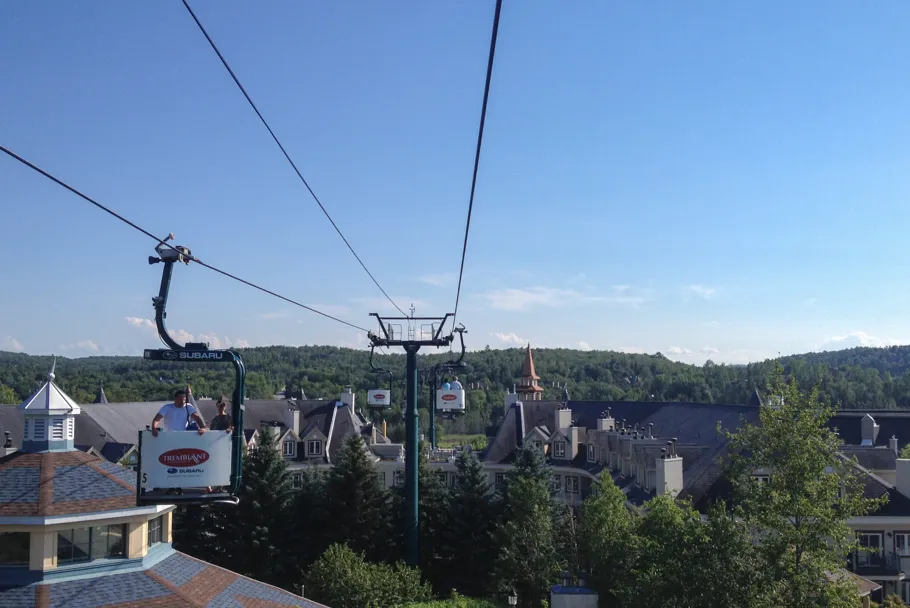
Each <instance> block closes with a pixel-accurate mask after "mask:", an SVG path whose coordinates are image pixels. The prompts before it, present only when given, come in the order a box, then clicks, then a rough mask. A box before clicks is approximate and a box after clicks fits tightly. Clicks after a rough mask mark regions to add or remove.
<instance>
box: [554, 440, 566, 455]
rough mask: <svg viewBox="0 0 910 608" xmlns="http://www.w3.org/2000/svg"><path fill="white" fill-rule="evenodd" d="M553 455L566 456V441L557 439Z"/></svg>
mask: <svg viewBox="0 0 910 608" xmlns="http://www.w3.org/2000/svg"><path fill="white" fill-rule="evenodd" d="M553 457H554V458H565V457H566V442H565V441H557V442H556V443H554V444H553Z"/></svg>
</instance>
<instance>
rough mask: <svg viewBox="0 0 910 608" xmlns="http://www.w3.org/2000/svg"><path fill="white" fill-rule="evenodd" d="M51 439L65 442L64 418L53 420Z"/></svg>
mask: <svg viewBox="0 0 910 608" xmlns="http://www.w3.org/2000/svg"><path fill="white" fill-rule="evenodd" d="M50 439H51V440H52V441H63V418H51V432H50Z"/></svg>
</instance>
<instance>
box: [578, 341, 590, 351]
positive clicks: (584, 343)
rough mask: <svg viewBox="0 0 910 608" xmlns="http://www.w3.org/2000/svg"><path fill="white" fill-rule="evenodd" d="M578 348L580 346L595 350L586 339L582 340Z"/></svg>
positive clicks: (582, 348)
mask: <svg viewBox="0 0 910 608" xmlns="http://www.w3.org/2000/svg"><path fill="white" fill-rule="evenodd" d="M578 348H580V349H581V350H593V349H592V348H591V345H590V344H588V343H587V342H585V341H584V340H582V341H581V342H579V343H578Z"/></svg>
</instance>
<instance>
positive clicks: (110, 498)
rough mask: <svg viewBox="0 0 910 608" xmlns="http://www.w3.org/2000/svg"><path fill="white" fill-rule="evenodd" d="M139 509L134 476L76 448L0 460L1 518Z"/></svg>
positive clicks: (19, 454)
mask: <svg viewBox="0 0 910 608" xmlns="http://www.w3.org/2000/svg"><path fill="white" fill-rule="evenodd" d="M135 507H136V474H135V473H134V472H132V471H130V470H129V469H126V468H124V467H121V466H118V465H115V464H111V463H110V462H108V461H106V460H104V459H102V458H98V457H97V456H94V455H91V454H86V453H85V452H80V451H78V450H73V451H69V452H42V453H40V454H30V453H25V452H15V453H13V454H10V455H9V456H4V457H2V458H0V516H6V517H30V516H51V515H74V514H77V513H97V512H100V511H119V510H122V509H132V508H135Z"/></svg>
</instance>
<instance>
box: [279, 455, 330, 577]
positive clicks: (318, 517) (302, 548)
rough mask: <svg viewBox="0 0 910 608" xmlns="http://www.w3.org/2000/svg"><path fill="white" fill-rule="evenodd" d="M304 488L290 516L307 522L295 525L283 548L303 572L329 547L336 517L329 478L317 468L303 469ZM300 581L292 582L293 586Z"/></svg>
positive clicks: (292, 507) (296, 495)
mask: <svg viewBox="0 0 910 608" xmlns="http://www.w3.org/2000/svg"><path fill="white" fill-rule="evenodd" d="M300 475H301V484H300V488H298V490H297V491H296V493H295V494H294V497H293V499H292V501H291V505H290V510H289V513H288V518H289V519H290V520H291V521H294V522H304V521H305V522H306V525H292V526H291V527H290V530H289V531H288V534H287V535H286V537H285V541H284V548H283V551H284V552H285V555H288V556H290V557H291V558H292V559H294V560H295V562H296V564H295V570H296V571H297V572H303V571H304V570H306V569H307V568H309V567H310V565H312V564H313V562H315V561H316V560H317V559H319V556H321V555H322V554H323V553H324V552H325V550H326V549H327V548H328V546H329V545H328V536H329V534H328V530H330V529H331V526H332V523H333V519H334V518H333V517H332V514H331V513H330V511H329V509H328V504H327V500H326V477H327V475H325V474H324V473H322V472H320V471H319V470H317V469H316V468H315V467H314V468H313V469H311V470H304V471H301V472H300ZM300 582H301V581H300V580H294V581H291V584H292V586H296V585H299V583H300Z"/></svg>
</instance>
